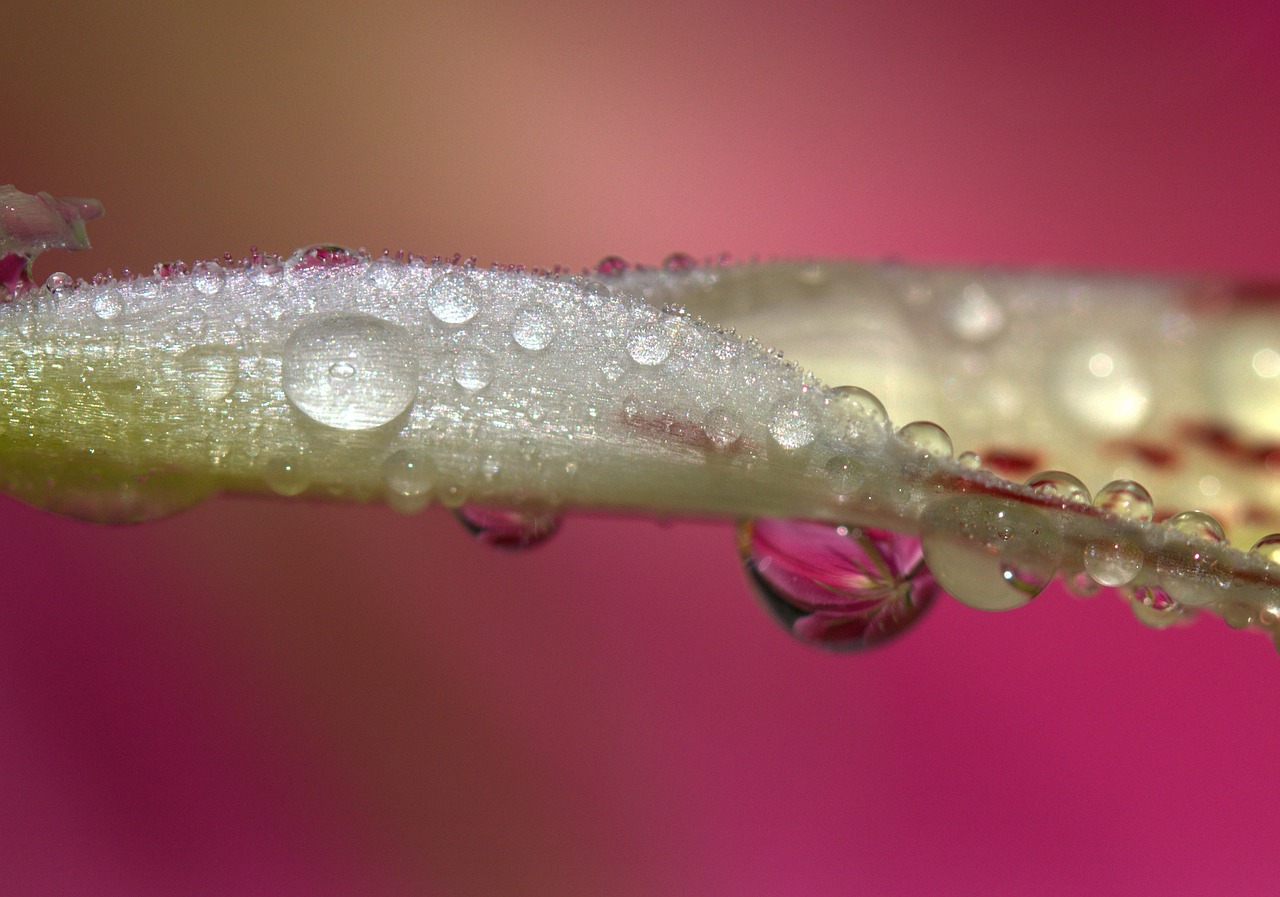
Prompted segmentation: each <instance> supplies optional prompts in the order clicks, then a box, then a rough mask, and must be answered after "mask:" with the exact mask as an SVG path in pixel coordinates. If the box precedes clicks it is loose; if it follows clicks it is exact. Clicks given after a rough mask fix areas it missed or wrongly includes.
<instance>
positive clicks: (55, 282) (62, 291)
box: [44, 271, 76, 299]
mask: <svg viewBox="0 0 1280 897" xmlns="http://www.w3.org/2000/svg"><path fill="white" fill-rule="evenodd" d="M75 283H76V282H75V280H74V279H73V278H72V277H71V275H70V274H67V273H65V272H62V271H54V272H53V273H52V274H50V275H49V277H48V278H47V279H46V280H45V282H44V288H45V289H46V290H48V291H49V292H50V293H52V294H53V298H55V299H60V298H61V297H62V296H64V295H66V294H67V293H68V292H70V290H71V289H72V288H73V287H74V286H75Z"/></svg>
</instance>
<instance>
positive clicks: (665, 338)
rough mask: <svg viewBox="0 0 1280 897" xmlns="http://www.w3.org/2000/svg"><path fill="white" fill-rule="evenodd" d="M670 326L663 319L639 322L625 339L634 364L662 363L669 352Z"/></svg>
mask: <svg viewBox="0 0 1280 897" xmlns="http://www.w3.org/2000/svg"><path fill="white" fill-rule="evenodd" d="M671 343H672V338H671V327H670V325H669V324H668V323H667V322H666V321H665V320H658V321H654V322H651V323H645V324H641V325H640V326H639V327H637V328H636V330H635V331H634V332H633V333H632V334H631V338H630V339H629V340H627V354H628V355H630V356H631V360H632V361H634V362H635V363H636V364H642V365H656V364H662V362H664V361H666V360H667V356H668V355H670V354H671Z"/></svg>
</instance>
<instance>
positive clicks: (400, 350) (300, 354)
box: [283, 315, 418, 430]
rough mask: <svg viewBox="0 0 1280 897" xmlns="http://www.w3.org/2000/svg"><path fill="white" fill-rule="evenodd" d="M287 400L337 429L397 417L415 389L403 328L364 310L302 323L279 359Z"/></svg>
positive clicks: (362, 426) (415, 366)
mask: <svg viewBox="0 0 1280 897" xmlns="http://www.w3.org/2000/svg"><path fill="white" fill-rule="evenodd" d="M283 362H284V364H283V385H284V391H285V394H286V395H287V396H288V397H289V401H290V402H292V403H293V404H294V406H295V407H296V408H297V409H298V410H299V411H301V412H302V413H303V414H305V415H306V416H307V417H309V418H311V419H312V420H314V421H316V422H317V423H320V424H324V425H325V426H327V427H334V428H336V429H339V430H368V429H372V428H373V427H379V426H382V425H383V424H386V423H388V422H390V421H392V420H395V419H396V418H397V417H399V416H400V415H401V414H402V413H404V411H405V410H406V409H408V408H409V406H410V405H411V404H413V400H414V398H415V397H416V395H417V391H418V363H417V360H416V358H415V357H414V352H413V340H412V338H411V337H410V335H409V332H408V331H407V330H405V329H404V328H403V327H400V326H399V325H396V324H392V323H391V322H389V321H384V320H382V319H380V318H375V317H372V316H370V315H336V316H332V317H327V318H320V319H318V320H314V321H311V322H308V323H306V324H303V325H302V326H301V327H299V328H298V329H297V330H295V331H294V333H293V335H292V336H291V337H290V338H289V342H288V344H287V345H286V346H285V351H284V358H283Z"/></svg>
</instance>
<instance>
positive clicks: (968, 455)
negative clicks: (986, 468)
mask: <svg viewBox="0 0 1280 897" xmlns="http://www.w3.org/2000/svg"><path fill="white" fill-rule="evenodd" d="M956 463H957V464H959V465H960V466H961V467H963V468H964V469H965V470H981V469H982V459H981V458H980V457H978V453H977V452H961V453H960V454H959V455H957V456H956Z"/></svg>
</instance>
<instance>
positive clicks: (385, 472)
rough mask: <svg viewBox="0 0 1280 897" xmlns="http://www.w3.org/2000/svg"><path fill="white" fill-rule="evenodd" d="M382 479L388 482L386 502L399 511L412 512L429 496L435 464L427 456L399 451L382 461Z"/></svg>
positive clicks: (428, 499) (421, 506) (433, 482)
mask: <svg viewBox="0 0 1280 897" xmlns="http://www.w3.org/2000/svg"><path fill="white" fill-rule="evenodd" d="M382 479H383V481H384V482H385V483H386V484H387V504H389V505H391V507H392V508H394V509H395V510H397V511H400V512H401V513H404V514H412V513H414V512H416V511H420V510H422V508H424V507H425V506H426V505H427V503H428V502H429V501H430V500H431V489H432V487H433V486H434V485H435V482H436V468H435V465H434V464H432V463H431V461H430V459H428V458H424V457H420V456H418V455H415V454H413V453H411V452H407V451H398V452H394V453H392V454H391V455H390V456H389V457H388V458H387V459H386V460H385V461H384V462H382Z"/></svg>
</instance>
